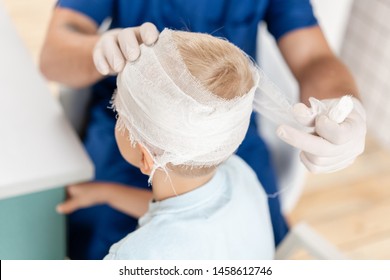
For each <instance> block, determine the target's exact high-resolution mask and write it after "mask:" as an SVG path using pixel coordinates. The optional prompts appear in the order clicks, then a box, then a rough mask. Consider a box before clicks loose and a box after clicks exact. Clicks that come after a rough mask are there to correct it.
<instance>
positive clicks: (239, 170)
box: [219, 154, 260, 183]
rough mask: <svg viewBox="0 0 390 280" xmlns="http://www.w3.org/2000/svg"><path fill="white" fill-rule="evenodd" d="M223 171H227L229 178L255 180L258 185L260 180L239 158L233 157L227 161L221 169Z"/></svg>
mask: <svg viewBox="0 0 390 280" xmlns="http://www.w3.org/2000/svg"><path fill="white" fill-rule="evenodd" d="M219 168H220V169H221V170H223V171H225V172H226V173H227V174H228V176H229V175H231V176H232V177H234V178H237V179H238V178H240V179H246V180H252V181H253V180H254V181H256V182H257V183H260V182H258V179H257V176H256V173H255V172H254V171H253V169H252V168H251V167H250V166H249V165H248V164H247V163H246V162H245V161H244V160H243V159H242V158H240V157H239V156H237V155H235V154H234V155H232V156H231V157H230V158H229V159H228V160H227V161H225V162H224V163H223V164H221V166H220V167H219Z"/></svg>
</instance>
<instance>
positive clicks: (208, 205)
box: [105, 155, 274, 260]
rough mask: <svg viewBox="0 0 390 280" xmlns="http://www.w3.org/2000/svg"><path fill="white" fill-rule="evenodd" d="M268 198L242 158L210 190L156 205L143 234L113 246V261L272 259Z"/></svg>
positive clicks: (222, 172)
mask: <svg viewBox="0 0 390 280" xmlns="http://www.w3.org/2000/svg"><path fill="white" fill-rule="evenodd" d="M273 256H274V240H273V232H272V225H271V220H270V215H269V209H268V202H267V197H266V195H265V192H264V190H263V188H262V186H261V185H260V183H259V181H258V179H257V177H256V174H255V173H254V172H253V171H252V169H251V168H250V167H249V166H248V165H247V164H246V163H245V162H244V161H243V160H242V159H240V158H239V157H238V156H235V155H234V156H232V157H231V158H230V159H229V160H227V161H226V162H225V163H224V164H222V165H221V166H220V167H219V168H218V170H217V172H216V174H215V175H214V177H213V178H212V179H211V180H210V181H209V182H208V183H206V184H205V185H203V186H201V187H199V188H197V189H195V190H193V191H191V192H188V193H186V194H183V195H179V196H176V197H172V198H168V199H166V200H163V201H160V202H151V203H150V205H149V211H148V212H147V213H146V214H145V215H144V216H143V217H142V218H141V219H140V220H139V228H138V229H137V230H136V231H134V232H132V233H130V234H129V235H127V236H126V237H125V238H124V239H122V240H121V241H119V242H118V243H116V244H114V245H113V246H111V248H110V251H109V254H108V255H107V256H106V257H105V259H106V260H110V259H141V260H145V259H175V260H179V259H184V260H187V259H272V258H273Z"/></svg>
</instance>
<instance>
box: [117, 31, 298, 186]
mask: <svg viewBox="0 0 390 280" xmlns="http://www.w3.org/2000/svg"><path fill="white" fill-rule="evenodd" d="M173 32H175V31H172V30H169V29H165V30H164V31H163V32H161V34H160V36H159V39H158V41H157V42H156V44H155V45H153V46H146V45H141V46H140V49H141V55H140V57H139V58H138V60H137V61H135V62H132V63H127V65H126V66H125V68H124V69H123V71H122V72H121V73H119V75H118V78H117V87H118V88H117V93H116V94H115V95H114V97H113V107H114V109H115V110H116V111H117V113H118V122H117V126H118V127H117V128H118V129H124V128H126V129H127V130H128V131H129V135H130V140H131V142H132V144H135V143H139V144H141V145H143V146H144V147H145V148H146V150H147V151H148V152H149V153H150V155H151V156H152V158H153V160H154V167H153V170H152V174H151V176H150V180H151V178H152V176H153V173H154V171H155V170H156V169H157V168H162V169H163V170H165V171H166V170H167V169H166V167H167V164H168V163H171V164H172V165H185V166H189V167H194V168H200V167H209V166H215V165H218V164H219V163H221V162H223V161H224V160H226V159H227V158H228V157H229V156H230V155H231V154H232V153H234V151H235V150H236V149H237V148H238V146H239V145H240V143H241V142H242V140H243V139H244V137H245V134H246V131H247V129H248V125H249V120H250V115H251V113H252V108H254V109H255V110H256V111H257V112H259V113H261V114H262V115H264V116H266V117H267V118H270V119H271V120H273V121H275V122H276V123H279V124H281V123H285V124H289V125H292V126H295V127H299V128H302V126H301V125H300V124H299V123H298V122H297V121H295V119H294V118H293V117H292V113H291V110H292V105H291V103H290V102H289V101H288V100H287V99H286V98H285V96H284V95H283V94H281V93H280V91H279V90H278V89H277V88H276V87H275V86H274V85H273V84H272V82H271V81H270V80H269V79H268V78H267V77H266V76H265V74H264V73H263V72H262V71H261V70H260V69H259V68H258V67H256V65H255V64H254V63H253V62H252V61H249V62H250V63H249V64H250V67H251V70H252V74H253V80H254V86H253V87H252V88H251V89H250V90H249V92H248V93H246V94H245V95H243V96H241V97H236V98H234V99H231V100H227V99H223V98H220V97H218V96H216V95H215V94H213V93H212V92H210V91H209V90H207V89H206V88H205V87H204V86H203V85H202V84H201V83H200V82H199V80H198V79H197V78H195V77H194V76H193V75H192V74H191V73H190V72H189V70H188V68H187V67H186V65H185V63H184V61H183V59H182V57H181V55H180V52H179V50H178V49H177V47H176V45H175V42H174V40H173V38H172V33H173ZM243 55H244V53H243ZM248 60H249V58H248ZM255 95H256V97H255ZM254 100H255V101H254Z"/></svg>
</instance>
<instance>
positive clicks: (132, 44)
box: [118, 22, 159, 61]
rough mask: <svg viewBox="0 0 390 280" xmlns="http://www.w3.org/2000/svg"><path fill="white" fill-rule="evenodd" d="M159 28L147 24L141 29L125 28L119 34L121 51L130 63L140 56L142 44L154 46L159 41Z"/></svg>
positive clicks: (140, 27)
mask: <svg viewBox="0 0 390 280" xmlns="http://www.w3.org/2000/svg"><path fill="white" fill-rule="evenodd" d="M158 35H159V32H158V30H157V27H156V26H155V25H154V24H153V23H150V22H145V23H144V24H142V25H141V26H139V27H133V28H125V29H123V30H122V31H121V32H119V34H118V43H119V46H120V49H121V51H122V53H123V55H124V56H125V58H126V59H127V60H128V61H134V60H136V59H137V58H138V57H139V55H140V46H139V45H140V44H143V43H144V44H146V45H152V44H154V43H155V42H156V41H157V39H158Z"/></svg>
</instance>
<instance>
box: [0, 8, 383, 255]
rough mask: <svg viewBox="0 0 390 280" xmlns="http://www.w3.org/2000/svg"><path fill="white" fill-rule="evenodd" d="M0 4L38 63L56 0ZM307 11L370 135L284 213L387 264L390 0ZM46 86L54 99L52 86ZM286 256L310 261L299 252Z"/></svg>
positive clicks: (307, 181)
mask: <svg viewBox="0 0 390 280" xmlns="http://www.w3.org/2000/svg"><path fill="white" fill-rule="evenodd" d="M3 2H4V6H5V9H6V11H7V12H8V14H9V15H10V17H11V19H12V21H13V23H14V25H15V26H16V29H17V31H18V33H19V35H20V36H21V38H22V40H23V42H24V44H25V45H26V47H27V48H28V50H29V52H30V53H31V55H32V57H33V59H34V62H35V63H36V64H37V63H38V57H39V52H40V49H41V46H42V43H43V39H44V35H45V32H46V28H47V26H48V22H49V19H50V15H51V11H52V9H53V6H54V4H55V2H56V1H54V0H3ZM340 2H342V3H340ZM313 5H314V7H315V10H316V14H317V16H318V18H319V20H320V23H321V24H323V28H324V32H325V34H326V35H327V37H328V39H329V41H330V44H331V46H332V48H333V49H334V50H335V52H336V53H338V55H339V56H340V57H341V59H342V60H343V61H344V62H345V63H346V64H347V65H348V66H349V67H350V70H351V71H352V73H353V74H354V76H355V78H356V80H357V82H358V85H359V88H360V91H361V96H362V101H363V103H364V105H365V106H366V109H367V115H368V126H369V133H368V136H367V144H366V150H365V152H364V154H363V155H362V156H360V157H359V158H358V159H357V160H356V162H355V163H354V164H353V165H352V166H350V167H349V168H347V169H345V170H343V171H340V172H336V173H333V174H321V175H313V174H305V176H304V177H303V180H301V181H300V182H298V183H297V184H300V185H302V187H301V188H300V190H299V191H298V192H296V193H295V194H292V196H293V197H294V199H291V201H292V202H291V201H290V202H288V204H289V205H288V206H287V207H286V209H285V213H286V215H287V217H288V220H289V222H290V223H291V224H292V225H294V224H297V223H298V222H300V221H305V222H306V223H308V224H309V225H310V226H311V227H312V228H313V229H315V230H316V231H317V232H318V233H319V234H321V235H322V236H323V237H325V238H326V239H327V240H328V241H329V242H330V243H332V244H334V245H335V246H336V247H337V248H338V249H339V250H340V251H341V252H343V253H344V254H346V256H347V257H348V258H350V259H390V221H389V217H390V24H389V23H390V0H372V1H367V0H355V1H352V0H351V1H328V0H316V1H313ZM261 36H268V35H261ZM267 40H269V42H268V43H266V44H269V46H268V47H269V48H271V50H269V52H270V53H271V54H270V55H266V57H270V56H271V55H275V56H278V51H277V50H276V49H275V48H274V45H273V44H274V42H272V39H270V38H269V39H267ZM262 44H263V42H262ZM0 46H1V43H0ZM273 48H274V49H273ZM264 55H265V54H263V56H264ZM260 57H262V56H260ZM264 60H265V61H264V64H267V61H266V58H264ZM0 63H1V62H0ZM268 64H270V63H269V62H268ZM265 66H266V65H265ZM280 67H281V68H280V69H282V70H278V69H279V68H277V69H266V72H270V73H271V78H273V77H272V76H283V75H286V79H284V78H283V81H276V83H277V84H278V85H280V87H281V88H282V89H284V90H286V88H287V89H288V91H289V92H293V91H294V90H291V89H290V87H291V88H294V82H285V80H288V79H291V77H287V76H288V75H289V73H286V74H283V73H284V72H286V70H285V68H283V66H280ZM267 70H268V71H267ZM272 72H274V74H273V75H272ZM282 72H283V73H282ZM275 73H276V74H275ZM281 73H282V74H283V75H281ZM279 78H280V77H279ZM273 79H274V78H273ZM289 83H291V84H289ZM48 85H49V88H50V90H51V92H52V93H53V94H54V95H56V96H57V95H58V89H59V88H58V86H57V85H55V84H53V83H48ZM295 86H296V85H295ZM282 161H283V159H282ZM288 180H290V179H287V183H286V185H288V184H289V181H288ZM293 258H295V259H306V258H310V256H309V255H308V254H307V253H306V252H304V251H301V252H297V253H296V254H295V255H294V256H293Z"/></svg>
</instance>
